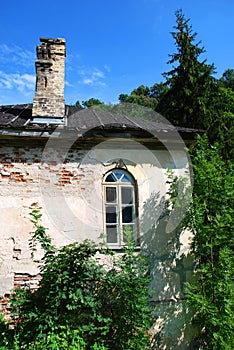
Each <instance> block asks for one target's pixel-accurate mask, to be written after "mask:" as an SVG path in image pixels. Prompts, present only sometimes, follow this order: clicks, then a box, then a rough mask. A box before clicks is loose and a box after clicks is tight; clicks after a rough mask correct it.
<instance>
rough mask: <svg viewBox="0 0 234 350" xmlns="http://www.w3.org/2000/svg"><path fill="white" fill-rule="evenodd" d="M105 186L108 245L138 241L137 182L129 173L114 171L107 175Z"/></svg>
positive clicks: (119, 170) (105, 217)
mask: <svg viewBox="0 0 234 350" xmlns="http://www.w3.org/2000/svg"><path fill="white" fill-rule="evenodd" d="M110 183H111V185H110ZM108 184H109V186H108ZM103 186H104V202H105V203H104V208H105V216H104V219H105V234H106V241H107V243H109V244H114V245H121V244H125V243H126V242H128V241H129V239H130V240H133V239H134V240H136V238H137V234H136V232H137V230H136V223H135V221H136V200H135V181H134V180H133V178H132V177H131V175H130V174H129V173H128V172H127V171H125V170H121V169H114V170H112V171H110V172H109V173H107V174H106V176H105V178H104V182H103Z"/></svg>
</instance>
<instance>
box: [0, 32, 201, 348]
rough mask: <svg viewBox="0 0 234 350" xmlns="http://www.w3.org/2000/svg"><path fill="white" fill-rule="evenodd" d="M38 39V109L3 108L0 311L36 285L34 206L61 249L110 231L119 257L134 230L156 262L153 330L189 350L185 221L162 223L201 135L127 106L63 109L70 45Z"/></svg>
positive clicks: (0, 112) (138, 246)
mask: <svg viewBox="0 0 234 350" xmlns="http://www.w3.org/2000/svg"><path fill="white" fill-rule="evenodd" d="M40 40H41V44H40V45H38V46H37V60H36V62H35V66H36V89H35V97H34V100H33V103H29V104H23V105H20V104H19V105H17V104H15V105H8V106H1V107H0V160H1V163H0V188H1V191H0V196H1V201H0V206H1V210H0V215H1V227H0V235H1V236H0V237H1V240H0V296H2V308H4V300H5V299H4V298H5V297H6V296H8V295H9V294H10V293H12V291H13V289H14V288H18V287H19V286H24V285H28V286H29V287H30V288H32V289H33V288H36V287H37V283H38V278H39V277H38V269H37V266H36V265H35V264H34V263H33V262H32V259H31V255H30V250H29V245H28V241H29V237H30V232H31V231H32V229H33V227H32V223H31V222H30V216H29V212H30V207H31V206H32V205H33V204H35V203H37V205H38V206H40V207H41V208H42V213H43V225H44V226H45V227H46V228H48V233H49V234H50V236H51V237H52V239H53V242H54V243H55V244H56V245H57V246H62V245H65V244H69V243H72V242H74V241H82V240H84V239H85V238H89V239H92V240H95V241H98V240H99V239H100V238H99V237H100V235H102V234H103V237H104V238H102V239H105V240H106V242H107V244H108V245H109V246H110V247H111V248H112V249H114V250H116V251H121V249H122V248H123V246H124V244H125V241H126V237H125V232H126V230H127V231H128V232H129V231H130V232H131V234H132V237H133V239H134V241H135V244H136V249H138V250H139V249H146V251H148V253H149V255H150V258H151V261H152V275H153V283H152V287H153V302H154V303H155V310H156V311H155V315H156V318H155V332H158V331H160V330H163V336H164V338H165V344H167V347H166V349H172V348H173V349H177V348H178V349H187V348H188V339H189V332H190V330H189V328H187V327H186V322H185V319H186V317H187V316H188V315H187V309H186V306H185V305H184V301H183V283H184V281H186V280H188V278H189V276H190V275H191V271H192V262H191V261H190V258H189V242H190V234H189V233H188V232H182V233H181V235H180V237H179V239H178V235H177V236H176V237H177V238H176V239H177V241H176V240H175V230H173V228H175V227H176V226H177V224H178V222H176V220H177V221H178V217H177V218H172V220H167V219H165V215H164V204H165V196H166V193H167V191H168V184H167V180H168V178H167V169H172V171H174V173H175V174H176V175H179V176H182V175H186V174H189V176H191V173H190V170H191V169H190V167H189V157H188V155H187V152H186V151H185V146H189V145H191V144H192V143H193V142H194V141H195V137H196V133H197V130H192V129H186V128H175V127H173V126H172V125H170V123H168V122H167V121H166V120H164V118H163V117H162V116H160V115H159V114H157V113H156V112H152V113H151V112H149V111H148V112H147V113H148V118H145V117H144V118H141V117H139V115H137V116H136V117H134V116H132V114H131V113H132V109H131V113H128V112H129V108H130V107H129V106H125V107H123V109H122V111H121V112H120V111H119V110H118V111H117V112H116V113H115V112H114V109H113V110H112V111H104V110H101V109H79V108H78V107H75V106H69V105H66V104H65V100H64V70H65V68H64V67H65V56H66V48H65V40H64V39H61V38H59V39H49V38H42V39H40ZM184 204H186V203H184ZM180 215H183V213H180ZM173 225H174V227H173Z"/></svg>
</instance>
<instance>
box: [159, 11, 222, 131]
mask: <svg viewBox="0 0 234 350" xmlns="http://www.w3.org/2000/svg"><path fill="white" fill-rule="evenodd" d="M175 15H176V26H175V27H174V28H175V31H174V32H172V33H171V34H172V36H173V38H174V40H175V45H176V48H177V52H176V53H174V54H172V55H169V57H170V60H169V61H168V64H170V65H172V70H170V71H169V72H167V73H164V74H163V76H164V78H166V85H167V86H168V87H169V89H168V90H167V91H166V93H165V94H163V95H162V97H161V99H160V102H159V105H158V112H160V113H161V114H162V115H163V116H164V117H166V118H167V119H168V120H169V121H170V122H172V123H173V124H174V125H179V126H184V127H192V128H200V129H206V128H207V127H208V126H209V123H210V118H211V116H212V96H213V94H215V91H216V85H217V84H216V83H215V79H214V78H213V76H212V74H214V73H215V70H214V65H213V64H212V65H209V64H207V63H206V60H203V61H200V60H199V58H200V55H202V54H203V53H205V50H204V48H203V47H200V42H198V43H195V39H196V35H197V33H195V32H193V30H192V26H191V25H190V24H189V21H190V20H189V19H186V18H185V16H184V15H183V13H182V11H181V10H177V11H176V13H175Z"/></svg>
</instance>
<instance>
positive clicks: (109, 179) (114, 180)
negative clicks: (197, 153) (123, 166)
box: [105, 174, 116, 182]
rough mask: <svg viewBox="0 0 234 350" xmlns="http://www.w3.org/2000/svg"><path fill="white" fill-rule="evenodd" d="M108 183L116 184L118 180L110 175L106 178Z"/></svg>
mask: <svg viewBox="0 0 234 350" xmlns="http://www.w3.org/2000/svg"><path fill="white" fill-rule="evenodd" d="M105 181H106V182H116V179H115V177H114V175H113V174H109V175H108V176H107V177H106V180H105Z"/></svg>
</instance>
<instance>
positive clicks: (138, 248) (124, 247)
mask: <svg viewBox="0 0 234 350" xmlns="http://www.w3.org/2000/svg"><path fill="white" fill-rule="evenodd" d="M107 247H108V248H109V249H111V250H114V251H118V252H120V253H121V252H124V251H125V250H126V248H128V247H127V246H124V245H123V246H119V245H111V244H108V243H107ZM133 248H134V250H135V251H140V250H141V246H134V247H133Z"/></svg>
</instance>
